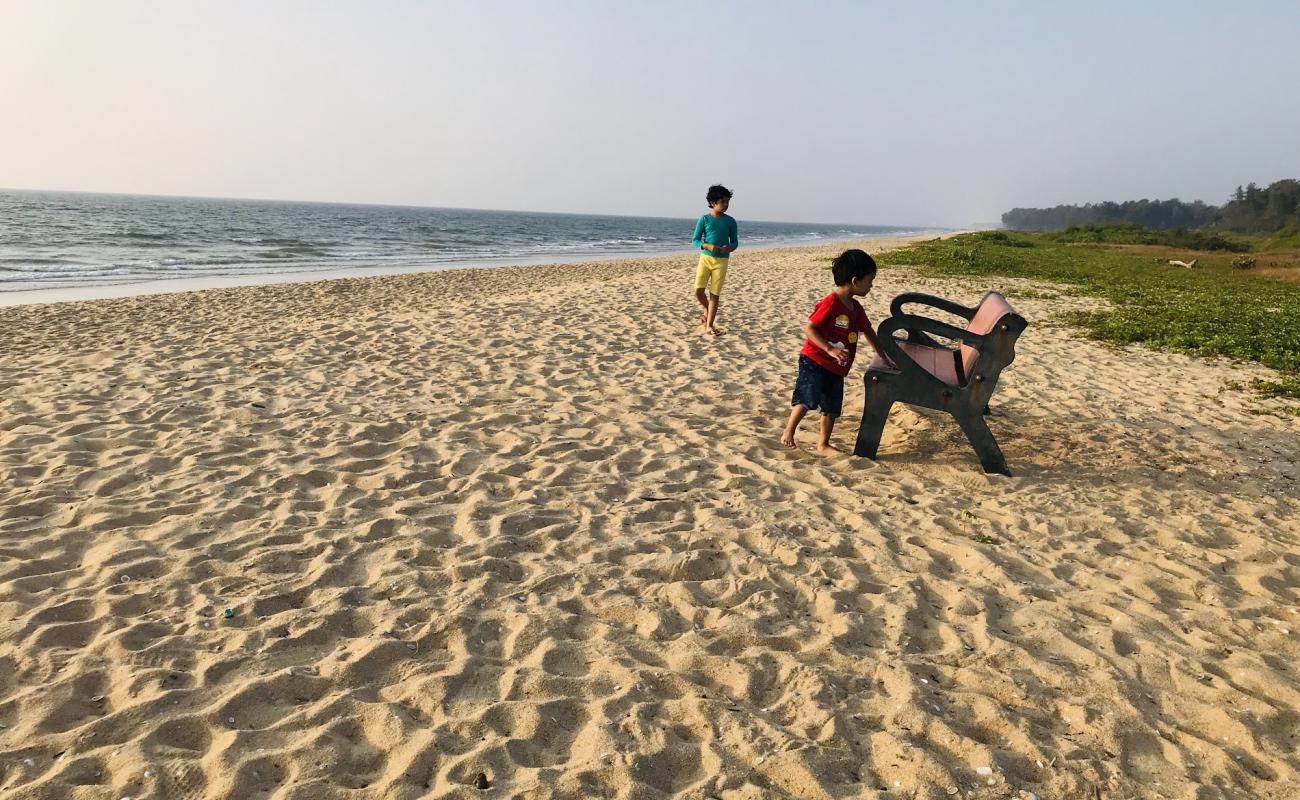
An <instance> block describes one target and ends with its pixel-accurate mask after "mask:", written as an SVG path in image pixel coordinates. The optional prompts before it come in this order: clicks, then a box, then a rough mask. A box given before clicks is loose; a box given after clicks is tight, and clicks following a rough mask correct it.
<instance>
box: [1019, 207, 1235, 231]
mask: <svg viewBox="0 0 1300 800" xmlns="http://www.w3.org/2000/svg"><path fill="white" fill-rule="evenodd" d="M1217 212H1218V209H1217V208H1215V207H1214V206H1210V205H1206V204H1205V203H1203V202H1201V201H1200V200H1196V201H1193V202H1191V203H1184V202H1183V201H1181V200H1178V199H1173V200H1129V201H1126V202H1123V203H1114V202H1110V201H1107V202H1103V203H1088V204H1086V205H1082V206H1073V205H1071V206H1054V207H1052V208H1013V209H1011V210H1010V211H1008V212H1007V213H1005V214H1003V215H1002V224H1003V225H1005V226H1006V227H1008V228H1011V229H1012V230H1020V231H1050V230H1064V229H1065V228H1068V227H1070V226H1081V225H1111V224H1117V223H1126V222H1131V223H1135V224H1137V225H1142V226H1144V227H1147V228H1154V229H1156V230H1172V229H1174V228H1198V227H1200V226H1202V225H1206V224H1208V223H1210V222H1212V221H1213V220H1214V218H1215V214H1216V213H1217Z"/></svg>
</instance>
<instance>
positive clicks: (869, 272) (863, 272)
mask: <svg viewBox="0 0 1300 800" xmlns="http://www.w3.org/2000/svg"><path fill="white" fill-rule="evenodd" d="M831 274H832V275H834V276H835V285H836V286H844V285H846V284H847V283H848V282H849V281H851V280H853V279H854V278H874V277H875V276H876V260H875V259H874V258H872V257H871V256H869V255H867V254H866V253H865V252H863V251H861V250H845V251H844V252H843V253H840V254H839V255H838V256H836V258H835V261H834V262H832V263H831Z"/></svg>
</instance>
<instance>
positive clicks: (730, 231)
mask: <svg viewBox="0 0 1300 800" xmlns="http://www.w3.org/2000/svg"><path fill="white" fill-rule="evenodd" d="M706 242H707V243H708V244H712V245H717V246H719V247H721V246H722V245H728V246H730V247H731V249H732V250H735V249H736V248H737V247H738V246H739V245H740V237H739V235H738V234H737V231H736V220H735V218H733V217H730V216H728V215H726V214H723V215H722V216H720V217H715V216H713V215H712V214H705V215H704V216H702V217H700V221H699V222H697V223H695V235H694V236H692V237H691V244H693V245H695V247H696V249H698V250H700V251H702V252H704V253H706V254H708V255H711V256H714V257H715V258H726V257H727V256H728V255H729V254H728V253H713V252H710V251H708V250H705V249H704V244H705V243H706Z"/></svg>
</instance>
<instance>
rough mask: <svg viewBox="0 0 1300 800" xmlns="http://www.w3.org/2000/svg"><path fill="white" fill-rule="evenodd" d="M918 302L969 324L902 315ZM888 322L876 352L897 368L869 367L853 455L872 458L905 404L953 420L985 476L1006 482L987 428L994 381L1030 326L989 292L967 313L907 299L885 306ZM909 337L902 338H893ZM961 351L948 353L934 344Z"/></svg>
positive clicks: (940, 302)
mask: <svg viewBox="0 0 1300 800" xmlns="http://www.w3.org/2000/svg"><path fill="white" fill-rule="evenodd" d="M908 303H919V304H924V305H928V306H931V307H933V308H937V309H940V310H942V311H947V312H948V313H950V314H955V315H957V316H959V317H962V318H964V319H966V320H967V325H966V327H965V328H958V327H957V326H955V325H949V324H948V323H946V322H940V321H939V320H935V319H930V318H929V317H924V316H920V315H918V314H904V313H903V306H904V305H906V304H908ZM889 313H890V314H891V316H890V317H889V319H886V320H885V321H884V322H882V323H880V327H879V328H878V329H877V333H878V335H879V337H880V346H881V349H883V350H884V351H885V354H886V355H887V356H889V358H890V360H891V361H893V362H894V364H895V366H896V367H897V368H896V369H890V368H888V367H887V366H885V362H884V360H883V359H881V358H880V356H879V355H877V356H876V358H875V360H873V361H872V362H871V364H869V365H868V366H867V372H866V375H865V376H864V381H865V383H866V389H867V391H866V405H865V407H864V408H863V409H862V424H861V425H860V426H859V427H858V441H857V445H856V446H855V447H854V449H853V453H854V455H858V456H865V457H866V458H872V459H874V458H875V457H876V451H877V450H878V449H879V448H880V435H881V433H882V432H883V431H884V429H885V420H887V419H888V418H889V409H890V408H891V407H892V406H893V405H894V403H908V404H910V405H914V406H921V407H923V408H933V409H936V410H939V411H946V412H948V413H949V414H952V415H953V417H954V418H956V420H957V424H958V425H960V426H961V429H962V431H963V432H965V434H966V438H967V439H969V440H970V443H971V446H972V447H974V448H975V452H976V454H977V455H979V459H980V465H981V466H983V467H984V471H985V472H997V473H1001V474H1003V475H1010V474H1011V471H1010V470H1008V469H1007V462H1006V459H1005V458H1003V456H1002V450H1001V449H1000V448H999V447H998V443H997V440H996V439H994V438H993V434H992V433H991V432H990V431H989V426H988V424H987V423H985V421H984V415H985V414H987V413H988V403H989V398H990V397H992V396H993V390H994V389H996V388H997V385H998V376H999V375H1000V374H1001V373H1002V370H1003V369H1004V368H1005V367H1006V366H1007V365H1008V364H1010V363H1011V362H1012V360H1014V359H1015V357H1016V339H1018V338H1020V334H1021V333H1022V332H1023V331H1024V330H1025V328H1026V327H1027V326H1028V324H1029V323H1028V322H1026V321H1025V318H1024V317H1022V316H1020V315H1019V314H1017V313H1016V312H1015V309H1013V308H1012V307H1011V304H1010V303H1008V302H1007V299H1006V298H1005V297H1003V296H1002V295H1000V294H998V293H997V292H989V293H988V294H986V295H984V298H983V299H982V300H980V302H979V305H977V306H975V307H974V308H967V307H965V306H963V305H959V304H958V303H954V302H952V301H951V300H944V299H943V298H940V297H933V296H931V295H928V294H917V293H910V292H909V293H907V294H900V295H899V296H898V297H895V298H894V301H893V302H892V303H890V305H889ZM898 331H903V332H905V333H906V339H899V338H897V337H895V336H894V334H895V333H896V332H898ZM935 336H938V337H941V338H944V339H950V340H952V341H954V342H959V343H960V344H959V345H958V346H956V347H945V346H943V345H942V344H940V343H939V342H937V341H935V340H934V338H932V337H935Z"/></svg>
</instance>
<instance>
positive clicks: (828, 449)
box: [817, 442, 840, 453]
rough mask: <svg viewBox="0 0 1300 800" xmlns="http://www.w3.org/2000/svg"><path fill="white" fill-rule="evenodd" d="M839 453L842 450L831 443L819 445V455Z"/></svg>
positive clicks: (820, 443)
mask: <svg viewBox="0 0 1300 800" xmlns="http://www.w3.org/2000/svg"><path fill="white" fill-rule="evenodd" d="M839 451H840V449H839V448H838V447H836V446H835V445H833V444H831V443H830V442H819V443H818V444H817V452H819V453H838V452H839Z"/></svg>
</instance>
